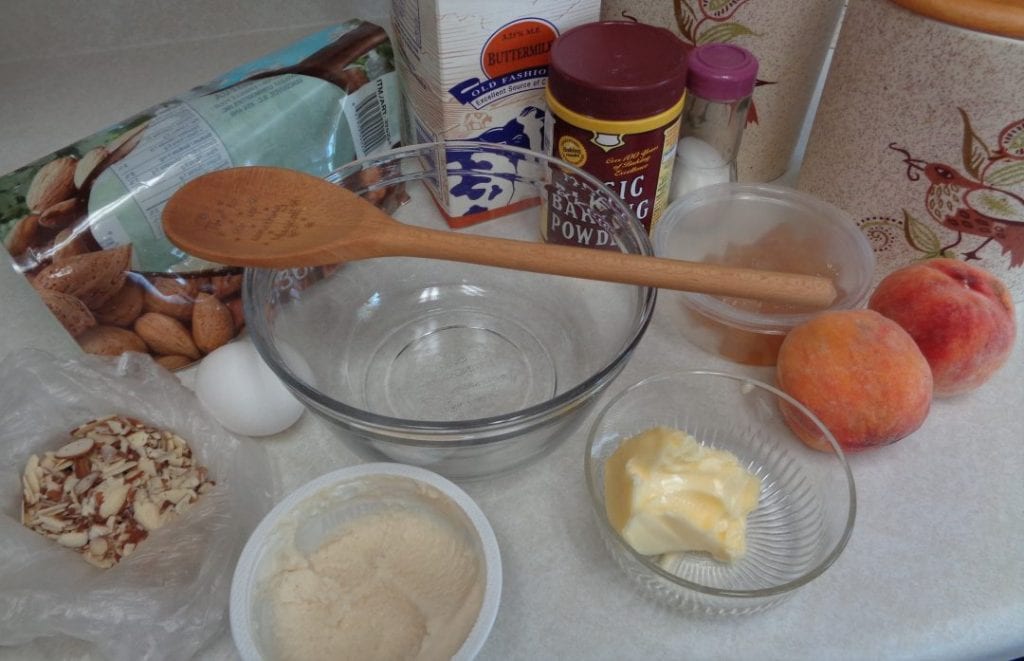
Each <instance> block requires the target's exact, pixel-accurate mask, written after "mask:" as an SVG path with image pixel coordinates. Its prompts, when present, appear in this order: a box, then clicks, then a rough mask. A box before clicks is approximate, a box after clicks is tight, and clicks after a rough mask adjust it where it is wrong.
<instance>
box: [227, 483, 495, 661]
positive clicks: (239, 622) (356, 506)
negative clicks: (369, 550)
mask: <svg viewBox="0 0 1024 661" xmlns="http://www.w3.org/2000/svg"><path fill="white" fill-rule="evenodd" d="M395 479H397V480H399V481H406V480H407V481H409V482H410V483H419V484H418V485H415V484H413V486H422V485H426V486H427V487H428V488H432V489H433V490H436V492H439V493H440V494H441V495H442V496H443V497H444V498H447V501H448V503H449V504H454V505H455V509H457V510H459V511H461V513H462V514H464V515H465V516H451V515H450V512H451V511H452V509H453V508H450V507H449V508H447V510H448V512H445V511H444V508H441V507H438V508H437V512H439V513H442V514H444V515H446V518H447V519H448V520H449V521H450V522H451V523H452V524H454V525H456V526H459V527H461V528H463V529H464V530H465V532H466V533H467V535H469V536H470V537H472V538H473V539H474V540H475V541H476V542H478V544H476V547H477V550H478V552H479V554H480V556H481V560H482V564H483V577H484V581H485V584H484V591H483V599H482V601H481V604H480V611H479V613H478V615H477V618H476V622H475V623H474V625H473V627H472V629H471V630H470V632H469V635H468V636H467V637H466V639H465V641H464V642H463V644H462V647H461V648H460V649H459V650H458V652H457V653H456V654H455V656H454V657H453V658H454V659H457V660H459V661H466V660H469V659H473V658H474V657H475V656H476V655H477V653H478V652H479V651H480V649H481V648H482V647H483V644H484V641H486V640H487V636H488V635H489V634H490V631H491V627H492V626H493V625H494V619H495V617H496V616H497V614H498V605H499V602H500V600H501V582H502V573H501V554H500V552H499V550H498V542H497V540H496V539H495V537H494V531H493V530H492V529H491V525H490V523H488V521H487V518H486V517H485V516H484V514H483V512H482V511H481V510H480V508H479V507H478V506H477V505H476V503H475V502H473V500H472V499H471V498H470V497H469V496H468V495H467V494H466V492H464V491H463V490H462V489H460V488H459V487H458V486H456V485H455V484H453V483H452V482H450V481H448V480H447V479H445V478H443V477H441V476H440V475H437V474H436V473H432V472H430V471H428V470H425V469H422V468H416V467H413V466H406V465H403V464H393V463H371V464H362V465H359V466H352V467H349V468H343V469H340V470H337V471H334V472H331V473H328V474H327V475H323V476H321V477H319V478H317V479H315V480H313V481H312V482H310V483H308V484H306V485H305V486H303V487H300V488H299V489H297V490H296V491H294V492H293V493H291V494H290V495H289V496H288V497H286V498H285V499H284V500H283V501H281V502H280V503H279V504H278V505H277V506H276V507H274V509H273V510H271V511H270V513H269V514H267V516H266V517H264V519H263V521H261V522H260V524H259V526H257V528H256V530H254V531H253V533H252V535H251V536H250V537H249V541H248V542H247V543H246V545H245V548H244V549H243V550H242V555H241V557H240V558H239V560H238V564H237V566H236V567H235V574H234V578H233V580H232V584H231V633H232V636H233V637H234V642H235V647H236V648H237V650H238V652H239V654H240V655H241V657H242V658H243V659H245V661H258V660H262V659H269V658H272V657H271V655H270V654H269V652H268V650H267V648H268V647H269V641H270V637H269V636H268V635H267V634H266V633H265V632H263V631H262V630H261V623H263V620H264V619H265V615H266V611H267V610H268V609H267V608H265V607H264V606H265V602H261V601H260V599H259V596H260V590H261V584H262V582H263V580H265V578H266V573H267V571H268V569H269V568H270V565H271V564H272V563H273V561H274V557H275V555H276V551H278V550H280V549H281V548H282V544H284V543H287V541H286V540H285V539H282V538H283V537H285V535H287V534H289V533H291V534H292V536H293V537H295V538H298V537H300V536H302V537H305V538H308V537H309V536H310V535H311V536H312V537H314V538H316V539H317V540H318V541H316V542H314V543H313V544H312V545H313V546H314V547H315V546H318V545H319V544H320V543H321V542H322V541H324V540H326V539H327V538H328V537H329V536H330V535H332V534H334V533H335V532H336V530H337V528H338V527H339V525H344V520H345V517H346V510H347V509H351V510H352V512H353V513H354V514H356V515H358V514H360V513H364V512H365V507H366V500H367V499H366V498H360V497H359V496H361V495H363V494H362V493H361V489H362V485H367V484H370V485H373V486H374V487H375V488H379V487H380V485H381V484H384V485H386V484H400V482H393V480H395ZM375 480H376V481H378V484H374V481H375ZM389 480H391V482H389ZM375 493H376V492H375ZM406 496H407V494H406V493H405V492H404V490H403V489H398V488H396V489H394V490H393V492H392V493H388V494H387V495H386V497H387V498H388V501H387V502H388V504H389V506H393V505H395V504H396V502H397V503H399V504H400V503H401V500H402V498H404V497H406ZM313 499H318V500H319V501H320V502H319V503H316V505H317V506H316V508H315V514H314V516H313V519H314V520H312V521H311V523H310V524H309V525H307V524H305V523H303V526H304V528H307V529H305V530H296V529H295V528H294V524H293V523H289V519H290V516H289V515H291V514H292V513H294V512H296V511H297V510H299V509H300V508H302V507H303V506H306V507H308V506H309V504H310V503H314V502H316V501H314V500H313ZM324 502H326V503H327V504H326V505H321V503H324ZM423 502H425V501H424V500H422V499H418V500H417V503H416V506H417V507H422V506H423ZM303 514H305V512H303ZM309 528H311V529H312V531H310V530H308V529H309ZM307 541H308V539H307Z"/></svg>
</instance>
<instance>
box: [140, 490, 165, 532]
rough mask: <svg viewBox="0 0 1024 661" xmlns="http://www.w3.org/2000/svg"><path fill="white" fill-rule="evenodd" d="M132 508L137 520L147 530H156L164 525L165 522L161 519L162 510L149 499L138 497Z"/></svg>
mask: <svg viewBox="0 0 1024 661" xmlns="http://www.w3.org/2000/svg"><path fill="white" fill-rule="evenodd" d="M132 507H133V509H134V511H135V520H136V521H138V522H139V525H141V526H142V527H143V528H145V529H146V530H151V531H152V530H156V529H157V528H159V527H160V526H161V525H163V521H162V520H161V518H160V510H159V509H157V506H156V505H155V504H154V503H153V502H152V501H151V500H149V499H148V498H146V497H144V496H138V497H136V499H135V502H134V503H132Z"/></svg>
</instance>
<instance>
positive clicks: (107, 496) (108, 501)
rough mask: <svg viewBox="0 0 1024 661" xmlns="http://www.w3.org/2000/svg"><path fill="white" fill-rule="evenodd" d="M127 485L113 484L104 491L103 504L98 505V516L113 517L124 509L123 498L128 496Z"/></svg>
mask: <svg viewBox="0 0 1024 661" xmlns="http://www.w3.org/2000/svg"><path fill="white" fill-rule="evenodd" d="M128 488H129V487H128V485H127V484H115V485H113V486H111V487H110V489H107V490H105V491H104V497H103V504H102V505H100V509H99V515H100V516H102V517H103V518H107V517H108V516H113V515H114V514H117V513H118V512H120V511H121V508H122V507H124V503H125V498H126V497H127V496H128Z"/></svg>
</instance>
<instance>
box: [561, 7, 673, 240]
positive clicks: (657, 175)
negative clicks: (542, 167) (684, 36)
mask: <svg viewBox="0 0 1024 661" xmlns="http://www.w3.org/2000/svg"><path fill="white" fill-rule="evenodd" d="M685 85H686V50H685V48H684V47H683V43H682V42H681V41H680V40H679V39H678V38H677V37H676V36H675V35H673V34H672V33H671V32H669V31H668V30H665V29H663V28H659V27H654V26H651V25H643V24H640V23H631V22H625V21H603V22H597V23H588V24H586V25H581V26H579V27H576V28H573V29H572V30H569V31H567V32H566V33H565V34H563V35H562V36H561V37H559V38H558V39H556V40H555V43H554V44H553V45H552V47H551V64H550V70H549V74H548V86H547V93H546V100H547V103H548V110H549V112H548V119H547V123H546V126H545V133H546V136H547V137H546V144H547V146H548V151H549V153H551V154H553V155H555V156H557V157H559V158H561V159H562V160H564V161H566V162H568V163H570V164H572V165H575V166H577V167H579V168H581V169H583V170H586V171H587V172H589V173H591V174H593V175H594V176H595V177H597V178H598V179H600V180H601V181H603V182H604V183H605V184H606V185H607V186H609V187H610V188H611V189H612V190H613V191H614V192H615V193H616V194H617V195H618V196H619V197H621V198H622V199H623V200H625V202H626V203H627V204H628V205H629V207H630V209H632V211H633V212H634V213H635V214H636V216H637V218H638V219H639V220H640V222H641V223H642V224H643V225H644V227H646V228H648V229H650V228H651V227H652V226H653V224H654V223H655V222H656V221H657V219H658V216H660V215H661V212H662V210H663V209H664V207H665V205H666V204H667V200H668V192H669V185H670V184H671V179H672V163H673V159H674V157H675V147H676V142H677V141H678V139H679V115H680V113H681V112H682V109H683V95H684V89H685ZM566 176H568V175H566ZM553 184H554V185H553V187H552V191H551V193H550V194H549V196H548V200H546V202H547V204H548V207H547V211H546V213H545V214H543V215H542V218H543V219H544V220H543V221H542V222H544V223H546V226H545V227H544V237H545V239H546V240H547V241H550V242H552V243H567V244H576V245H585V246H594V247H611V244H610V241H611V238H610V234H609V233H608V232H606V231H603V230H602V229H601V228H600V227H599V226H598V225H597V224H596V223H594V222H593V221H592V220H591V219H590V216H589V213H587V209H586V207H585V205H584V204H578V203H577V201H576V200H574V198H573V197H572V194H571V193H572V190H573V188H574V187H573V186H572V183H571V182H567V181H556V182H553Z"/></svg>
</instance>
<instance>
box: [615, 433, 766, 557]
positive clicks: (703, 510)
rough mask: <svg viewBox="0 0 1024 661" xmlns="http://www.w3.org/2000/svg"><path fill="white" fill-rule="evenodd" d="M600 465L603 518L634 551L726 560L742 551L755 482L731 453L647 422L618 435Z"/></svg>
mask: <svg viewBox="0 0 1024 661" xmlns="http://www.w3.org/2000/svg"><path fill="white" fill-rule="evenodd" d="M604 472H605V480H604V483H605V507H606V508H607V512H608V520H609V521H610V522H611V524H612V526H613V527H614V528H615V529H616V530H618V531H619V533H620V534H621V535H622V537H623V539H625V540H626V542H628V543H629V545H630V546H632V547H633V548H634V549H636V551H637V552H638V553H642V554H644V555H660V554H663V553H676V552H680V551H706V552H708V553H710V554H711V555H712V557H714V558H715V559H716V560H721V561H725V562H732V561H734V560H737V559H739V558H740V557H742V556H743V554H744V553H745V552H746V548H747V542H746V528H747V515H748V514H750V512H752V511H753V510H754V509H755V508H756V507H757V501H758V497H759V495H760V490H761V482H760V480H758V478H757V477H756V476H754V475H752V474H751V473H750V472H748V471H747V470H746V469H744V468H743V467H742V466H741V465H740V464H739V461H738V460H737V459H736V456H735V455H733V454H732V453H730V452H727V451H725V450H715V449H711V448H706V447H704V446H702V445H701V444H700V443H699V442H698V441H697V439H695V438H694V437H693V436H691V435H689V434H686V433H685V432H682V431H679V430H677V429H671V428H668V427H654V428H652V429H648V430H647V431H644V432H642V433H640V434H637V435H636V436H633V437H632V438H629V439H627V440H626V441H625V442H623V443H622V445H620V446H619V448H618V449H617V450H616V451H615V453H614V454H612V456H611V457H609V458H608V460H607V462H606V463H605V471H604Z"/></svg>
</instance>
